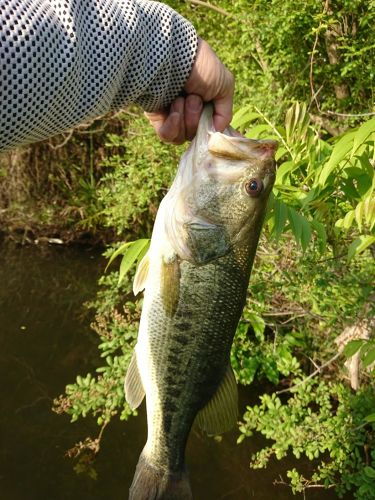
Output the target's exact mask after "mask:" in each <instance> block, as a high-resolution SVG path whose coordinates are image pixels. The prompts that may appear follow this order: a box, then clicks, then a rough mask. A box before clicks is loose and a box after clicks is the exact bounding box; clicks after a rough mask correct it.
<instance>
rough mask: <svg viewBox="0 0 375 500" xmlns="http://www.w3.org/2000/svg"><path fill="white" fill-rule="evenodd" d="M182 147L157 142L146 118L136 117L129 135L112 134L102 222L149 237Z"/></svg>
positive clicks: (103, 181)
mask: <svg viewBox="0 0 375 500" xmlns="http://www.w3.org/2000/svg"><path fill="white" fill-rule="evenodd" d="M180 155H181V148H178V147H173V146H170V145H167V144H163V143H162V142H160V141H159V140H155V133H154V132H153V130H152V129H151V127H150V126H149V125H148V124H147V121H146V119H145V118H144V117H141V116H137V115H133V119H132V122H131V124H129V128H128V129H127V133H126V135H119V134H109V135H108V136H107V142H106V157H105V159H104V160H103V162H102V166H103V167H105V168H106V170H107V173H106V174H105V175H104V176H103V177H102V179H101V182H100V185H99V187H98V191H97V195H98V200H99V202H100V203H102V205H103V207H104V209H103V210H102V211H101V213H100V221H101V223H102V224H103V225H104V226H109V227H115V228H116V231H117V233H118V234H121V233H123V232H124V231H125V230H126V231H127V232H128V233H129V232H131V233H133V234H137V235H149V234H150V232H151V227H152V221H153V219H154V218H155V214H156V211H157V207H158V205H159V202H160V200H161V198H162V197H163V196H164V194H165V193H166V190H167V187H168V186H169V185H170V184H171V181H172V178H173V174H174V171H175V169H176V167H177V165H178V161H179V157H180Z"/></svg>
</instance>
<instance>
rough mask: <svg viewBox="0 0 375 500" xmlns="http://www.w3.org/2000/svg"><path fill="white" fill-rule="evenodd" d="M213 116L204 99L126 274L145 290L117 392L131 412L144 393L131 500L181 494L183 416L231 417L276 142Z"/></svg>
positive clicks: (213, 429) (214, 420)
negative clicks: (142, 438)
mask: <svg viewBox="0 0 375 500" xmlns="http://www.w3.org/2000/svg"><path fill="white" fill-rule="evenodd" d="M212 114H213V107H212V105H211V104H209V105H206V106H205V107H204V110H203V112H202V115H201V118H200V122H199V126H198V130H197V134H196V137H195V138H194V140H193V141H192V143H191V145H190V146H189V148H188V150H187V151H186V153H185V154H184V155H183V157H182V159H181V161H180V164H179V167H178V170H177V174H176V177H175V179H174V181H173V183H172V186H171V188H170V190H169V191H168V193H167V194H166V196H165V197H164V198H163V200H162V201H161V204H160V206H159V209H158V212H157V215H156V219H155V224H154V228H153V232H152V237H151V242H150V248H149V250H148V253H147V254H146V255H145V257H143V259H142V260H141V262H140V263H139V265H138V268H137V271H136V275H135V278H134V283H133V291H134V294H135V295H136V294H138V293H139V292H141V291H142V290H144V301H143V306H142V314H141V320H140V326H139V332H138V339H137V344H136V347H135V350H134V353H133V356H132V359H131V361H130V364H129V367H128V371H127V374H126V378H125V397H126V401H127V402H128V404H129V405H130V407H131V408H133V409H135V408H137V407H138V406H139V405H140V404H141V402H142V400H143V398H144V396H146V409H147V427H148V436H147V442H146V444H145V446H144V448H143V451H142V453H141V455H140V457H139V461H138V464H137V467H136V471H135V475H134V478H133V482H132V485H131V487H130V490H129V499H130V500H156V499H158V500H159V499H163V500H191V499H192V498H193V497H192V491H191V486H190V482H189V478H188V473H187V468H186V464H185V447H186V443H187V440H188V436H189V434H190V431H191V429H192V427H193V425H194V426H195V425H197V426H198V427H199V428H200V429H202V430H203V431H204V432H206V433H207V434H208V435H217V434H222V433H223V432H225V431H227V430H230V429H231V428H232V427H233V426H234V425H235V424H236V422H237V418H238V396H237V385H236V380H235V376H234V373H233V370H232V368H231V365H230V350H231V345H232V341H233V337H234V334H235V331H236V328H237V324H238V321H239V319H240V317H241V314H242V310H243V307H244V305H245V300H246V293H247V288H248V283H249V278H250V272H251V267H252V263H253V260H254V256H255V252H256V248H257V244H258V240H259V235H260V232H261V228H262V224H263V220H264V216H265V213H266V207H267V200H268V198H269V195H270V193H271V190H272V186H273V183H274V179H275V159H274V156H275V151H276V149H277V142H276V141H273V140H251V139H248V138H246V137H243V136H242V135H241V134H239V133H238V132H236V131H235V130H234V129H232V128H230V127H228V128H227V129H226V130H225V131H224V132H223V133H221V132H217V131H215V130H214V127H213V120H212Z"/></svg>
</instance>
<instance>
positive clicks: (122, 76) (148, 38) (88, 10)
mask: <svg viewBox="0 0 375 500" xmlns="http://www.w3.org/2000/svg"><path fill="white" fill-rule="evenodd" d="M196 47H197V36H196V33H195V30H194V28H193V26H192V25H191V24H190V23H189V22H187V21H186V20H185V19H184V18H183V17H181V16H180V15H179V14H178V13H177V12H175V11H173V10H172V9H171V8H169V7H167V6H166V5H164V4H161V3H157V2H150V1H146V0H0V151H1V150H7V149H10V148H12V147H14V146H18V145H21V144H26V143H30V142H35V141H38V140H41V139H45V138H47V137H50V136H52V135H54V134H56V133H60V132H63V131H64V130H67V129H69V128H71V127H73V126H75V125H77V124H79V123H82V122H85V121H87V120H90V119H92V118H94V117H96V116H99V115H103V114H105V113H107V112H108V111H110V110H117V109H119V108H121V107H124V106H127V105H128V104H130V103H137V104H139V105H140V106H141V107H142V108H143V109H144V110H146V111H155V110H158V109H161V108H164V107H166V106H167V105H168V104H170V102H171V101H172V100H173V99H174V98H175V97H177V96H178V94H179V93H180V92H181V90H182V88H183V86H184V83H185V81H186V79H187V77H188V75H189V72H190V70H191V66H192V63H193V59H194V55H195V52H196Z"/></svg>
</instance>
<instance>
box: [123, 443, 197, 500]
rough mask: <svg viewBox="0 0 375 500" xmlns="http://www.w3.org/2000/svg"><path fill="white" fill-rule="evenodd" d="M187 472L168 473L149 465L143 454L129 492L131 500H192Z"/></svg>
mask: <svg viewBox="0 0 375 500" xmlns="http://www.w3.org/2000/svg"><path fill="white" fill-rule="evenodd" d="M192 498H193V496H192V493H191V489H190V483H189V479H188V475H187V473H186V472H185V471H181V472H173V473H172V472H168V471H165V470H161V469H157V468H156V467H154V466H153V465H151V464H150V463H148V461H147V459H146V457H145V456H144V454H143V453H142V454H141V456H140V457H139V461H138V465H137V468H136V471H135V474H134V478H133V482H132V485H131V487H130V490H129V500H192Z"/></svg>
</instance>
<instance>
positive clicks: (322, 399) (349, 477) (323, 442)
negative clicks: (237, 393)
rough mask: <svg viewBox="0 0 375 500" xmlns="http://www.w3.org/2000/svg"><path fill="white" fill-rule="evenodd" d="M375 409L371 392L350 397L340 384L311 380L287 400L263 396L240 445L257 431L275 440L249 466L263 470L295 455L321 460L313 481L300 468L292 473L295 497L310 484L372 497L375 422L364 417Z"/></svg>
mask: <svg viewBox="0 0 375 500" xmlns="http://www.w3.org/2000/svg"><path fill="white" fill-rule="evenodd" d="M374 409H375V395H374V391H373V390H372V389H371V388H366V389H363V390H361V391H359V392H357V393H355V394H352V393H351V392H350V390H348V388H347V387H346V386H345V385H343V384H341V383H332V382H327V381H325V380H320V381H316V380H313V379H310V380H308V381H307V382H306V383H304V384H301V385H299V386H296V388H295V390H294V391H293V394H292V396H291V397H290V398H288V400H287V401H286V402H283V401H282V400H281V399H280V398H279V397H277V396H276V394H271V395H268V394H264V395H263V396H261V397H260V404H259V405H255V406H253V407H247V411H246V413H245V414H244V417H243V418H244V420H243V422H242V424H241V425H240V431H241V436H240V438H239V441H242V440H243V439H244V438H245V436H246V437H249V436H251V435H252V433H253V431H254V430H257V431H259V432H261V433H262V434H263V435H264V436H265V437H266V438H267V439H270V440H272V441H274V443H273V444H272V445H269V446H266V447H264V448H263V449H262V450H261V451H259V452H258V453H256V454H254V455H253V457H252V462H251V466H252V467H254V468H260V467H265V466H266V465H267V463H268V462H269V460H270V458H271V457H272V456H275V457H276V458H277V459H279V460H280V459H282V458H283V457H285V456H287V454H288V452H289V451H291V452H292V453H293V455H294V456H295V457H296V458H300V457H301V456H303V455H305V456H306V457H307V458H308V459H309V460H314V459H315V460H318V459H319V465H318V466H317V467H316V469H315V471H314V473H313V474H312V475H311V477H310V478H305V477H304V476H303V475H302V474H300V473H299V472H298V471H297V470H296V469H292V470H290V471H288V473H287V475H288V477H289V479H290V482H291V486H292V490H293V492H294V493H296V492H301V491H304V490H305V489H306V488H309V487H311V486H317V485H322V487H326V488H328V487H331V486H336V491H337V493H338V495H339V497H341V496H342V495H343V494H344V493H346V492H347V491H352V490H354V491H355V493H354V495H355V498H360V499H363V500H367V499H372V498H374V491H375V422H369V421H368V420H366V417H368V416H369V415H370V412H372V411H373V410H374Z"/></svg>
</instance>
